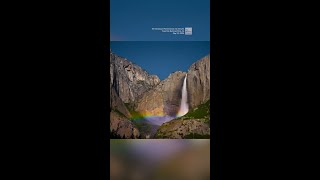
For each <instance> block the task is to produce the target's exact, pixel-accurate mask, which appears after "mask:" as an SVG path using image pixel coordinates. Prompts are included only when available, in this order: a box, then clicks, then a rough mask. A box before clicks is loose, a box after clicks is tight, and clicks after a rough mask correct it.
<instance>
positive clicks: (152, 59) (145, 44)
mask: <svg viewBox="0 0 320 180" xmlns="http://www.w3.org/2000/svg"><path fill="white" fill-rule="evenodd" d="M110 47H111V50H112V52H113V53H115V54H117V55H119V56H122V57H124V58H127V59H128V60H129V61H131V62H133V63H135V64H137V65H138V66H140V67H141V68H142V69H144V70H146V71H147V72H148V73H149V74H155V75H157V76H158V77H159V78H160V79H161V80H163V79H165V78H167V77H168V76H169V74H170V73H172V72H174V71H184V72H186V71H187V70H188V69H189V67H190V65H191V64H192V63H194V62H196V61H197V60H199V59H201V58H203V57H204V56H206V55H208V54H209V53H210V42H209V41H113V42H110Z"/></svg>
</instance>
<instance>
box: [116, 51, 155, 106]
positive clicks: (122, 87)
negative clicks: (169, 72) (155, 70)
mask: <svg viewBox="0 0 320 180" xmlns="http://www.w3.org/2000/svg"><path fill="white" fill-rule="evenodd" d="M159 82H160V79H159V78H158V76H156V75H149V74H148V73H147V72H146V71H145V70H143V69H142V68H141V67H139V66H137V65H135V64H133V63H132V62H130V61H128V60H127V59H126V58H123V57H120V56H118V55H116V54H113V53H111V52H110V84H111V87H113V88H114V89H115V92H116V93H117V94H118V96H119V97H120V99H121V100H122V101H123V102H124V103H133V102H135V101H136V100H137V99H138V98H139V96H141V95H142V94H144V93H145V92H146V91H147V90H149V89H151V88H153V87H154V86H156V85H157V84H159Z"/></svg>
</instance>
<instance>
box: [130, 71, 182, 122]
mask: <svg viewBox="0 0 320 180" xmlns="http://www.w3.org/2000/svg"><path fill="white" fill-rule="evenodd" d="M185 75H186V73H184V72H181V71H177V72H174V73H172V74H170V75H169V77H168V78H166V79H165V80H163V81H161V82H160V83H159V84H158V85H157V86H156V87H155V88H153V89H152V90H150V91H148V92H146V93H145V94H144V95H143V96H142V97H141V98H140V99H139V100H138V101H137V103H136V106H135V109H136V111H139V112H140V113H141V114H147V115H152V116H162V115H169V116H175V115H176V113H177V112H178V110H179V107H180V102H181V88H182V85H183V80H184V77H185Z"/></svg>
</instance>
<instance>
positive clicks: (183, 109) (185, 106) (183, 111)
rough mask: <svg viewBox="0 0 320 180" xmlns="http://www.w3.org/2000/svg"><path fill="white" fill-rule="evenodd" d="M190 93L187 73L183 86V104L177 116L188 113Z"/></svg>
mask: <svg viewBox="0 0 320 180" xmlns="http://www.w3.org/2000/svg"><path fill="white" fill-rule="evenodd" d="M187 101H188V94H187V74H186V77H185V78H184V81H183V86H182V97H181V104H180V110H179V112H178V114H177V117H181V116H184V115H185V114H187V113H188V111H189V107H188V102H187Z"/></svg>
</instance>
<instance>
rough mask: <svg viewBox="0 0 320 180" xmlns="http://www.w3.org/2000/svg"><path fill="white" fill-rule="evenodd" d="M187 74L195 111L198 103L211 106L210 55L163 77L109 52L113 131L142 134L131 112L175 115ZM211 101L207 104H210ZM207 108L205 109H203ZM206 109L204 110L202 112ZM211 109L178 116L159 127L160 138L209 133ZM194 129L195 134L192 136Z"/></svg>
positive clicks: (115, 132)
mask: <svg viewBox="0 0 320 180" xmlns="http://www.w3.org/2000/svg"><path fill="white" fill-rule="evenodd" d="M186 74H187V83H186V84H187V94H188V105H189V109H190V111H192V112H198V111H197V109H198V108H199V107H202V106H204V104H206V107H207V108H209V109H210V103H209V105H208V102H209V101H210V55H207V56H205V57H203V58H201V59H200V60H198V61H196V62H195V63H193V64H192V65H191V66H190V67H189V69H188V71H187V72H182V71H176V72H173V73H171V74H170V75H169V76H168V77H167V78H166V79H164V80H162V81H160V79H159V78H158V77H157V76H156V75H150V74H148V73H147V72H146V71H145V70H143V69H142V68H141V67H139V66H138V65H136V64H134V63H132V62H130V61H129V60H127V59H126V58H124V57H121V56H118V55H116V54H114V53H112V52H110V90H111V91H110V97H111V99H110V100H111V101H110V106H111V109H110V111H111V116H110V132H113V134H116V135H117V136H120V137H125V138H139V136H140V135H141V133H142V134H145V132H139V130H140V129H139V130H138V128H137V126H138V124H135V123H134V122H133V121H132V118H133V116H135V114H132V112H134V113H137V114H139V115H141V116H171V117H175V116H176V114H177V112H178V111H179V108H180V103H181V96H182V93H181V89H182V86H183V81H184V78H185V75H186ZM207 105H208V106H207ZM199 109H201V108H199ZM203 112H204V111H203ZM203 112H201V113H202V114H203ZM209 113H210V110H206V111H205V116H204V115H202V116H192V113H191V116H190V113H189V115H188V114H187V115H188V118H183V117H182V118H177V119H174V120H172V121H169V122H167V123H164V124H162V126H160V127H159V129H158V131H157V134H156V137H157V138H192V137H194V134H196V136H200V138H201V137H208V136H210V125H209V123H210V117H209V115H208V114H209ZM191 133H192V137H191Z"/></svg>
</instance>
